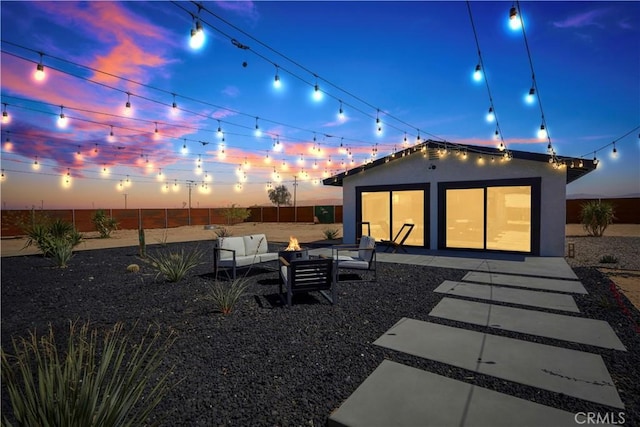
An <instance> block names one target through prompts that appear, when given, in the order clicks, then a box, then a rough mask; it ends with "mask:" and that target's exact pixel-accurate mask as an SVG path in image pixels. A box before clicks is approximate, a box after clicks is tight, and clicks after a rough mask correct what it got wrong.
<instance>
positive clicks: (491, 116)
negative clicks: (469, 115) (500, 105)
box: [487, 107, 496, 123]
mask: <svg viewBox="0 0 640 427" xmlns="http://www.w3.org/2000/svg"><path fill="white" fill-rule="evenodd" d="M495 120H496V115H495V113H494V112H493V107H489V112H488V113H487V121H488V122H489V123H493V122H494V121H495Z"/></svg>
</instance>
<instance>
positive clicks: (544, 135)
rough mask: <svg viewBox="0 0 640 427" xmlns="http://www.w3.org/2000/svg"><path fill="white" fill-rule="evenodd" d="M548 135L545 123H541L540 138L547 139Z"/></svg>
mask: <svg viewBox="0 0 640 427" xmlns="http://www.w3.org/2000/svg"><path fill="white" fill-rule="evenodd" d="M547 135H548V134H547V130H546V129H545V127H544V124H541V125H540V129H539V130H538V138H540V139H545V138H546V137H547Z"/></svg>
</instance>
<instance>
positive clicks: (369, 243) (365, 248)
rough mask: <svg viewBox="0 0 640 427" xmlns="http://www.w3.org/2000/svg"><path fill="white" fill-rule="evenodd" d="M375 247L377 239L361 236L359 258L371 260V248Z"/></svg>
mask: <svg viewBox="0 0 640 427" xmlns="http://www.w3.org/2000/svg"><path fill="white" fill-rule="evenodd" d="M375 247H376V241H375V239H374V238H373V237H371V236H362V237H361V238H360V246H359V249H360V250H358V258H360V259H361V260H363V261H366V262H367V263H368V262H371V257H372V256H373V251H372V250H371V249H374V248H375Z"/></svg>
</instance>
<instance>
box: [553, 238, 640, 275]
mask: <svg viewBox="0 0 640 427" xmlns="http://www.w3.org/2000/svg"><path fill="white" fill-rule="evenodd" d="M605 233H606V232H605ZM566 242H567V246H568V244H569V243H574V244H575V257H574V258H566V260H567V263H568V264H569V265H570V266H571V267H607V268H618V269H622V270H635V271H640V236H639V237H622V236H607V235H606V234H605V235H604V236H602V237H590V236H567V238H566ZM566 253H567V252H566V251H565V254H566ZM605 255H611V256H614V257H616V258H617V259H618V262H617V263H615V264H603V263H600V259H601V258H602V257H603V256H605Z"/></svg>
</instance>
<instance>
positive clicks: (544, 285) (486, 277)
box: [462, 271, 587, 294]
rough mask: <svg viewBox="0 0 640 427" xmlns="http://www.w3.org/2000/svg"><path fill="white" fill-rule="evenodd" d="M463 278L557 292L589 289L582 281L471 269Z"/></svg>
mask: <svg viewBox="0 0 640 427" xmlns="http://www.w3.org/2000/svg"><path fill="white" fill-rule="evenodd" d="M462 280H464V281H466V282H477V283H491V284H494V285H503V286H514V287H519V288H531V289H540V290H547V291H556V292H570V293H574V294H586V293H587V290H586V289H585V288H584V286H583V285H582V283H580V282H578V281H575V280H562V279H546V278H542V277H531V276H514V275H511V274H500V273H487V272H481V271H470V272H469V273H467V274H466V275H465V276H464V277H463V278H462Z"/></svg>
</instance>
